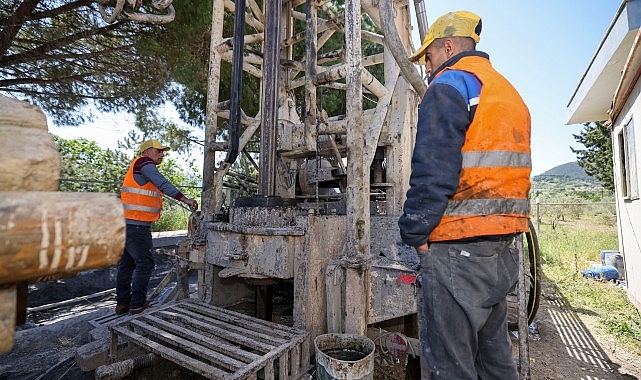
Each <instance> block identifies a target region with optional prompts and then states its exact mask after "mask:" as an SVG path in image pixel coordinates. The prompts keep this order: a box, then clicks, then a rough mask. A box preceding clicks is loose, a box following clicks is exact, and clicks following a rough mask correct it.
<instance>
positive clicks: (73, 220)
mask: <svg viewBox="0 0 641 380" xmlns="http://www.w3.org/2000/svg"><path fill="white" fill-rule="evenodd" d="M0 162H2V163H3V164H2V165H0V353H2V352H7V351H9V350H11V348H12V347H13V335H14V330H15V326H16V319H18V318H17V316H18V315H20V314H24V312H25V310H26V309H25V308H26V302H25V300H24V299H21V298H23V296H24V295H25V294H26V293H25V288H26V285H27V283H28V282H29V281H34V280H37V279H39V278H43V277H45V276H52V275H64V276H70V275H74V274H75V273H78V272H80V271H83V270H87V269H93V268H104V267H108V266H111V265H114V264H116V263H117V262H118V259H119V258H120V255H121V253H122V250H123V247H124V241H125V222H124V217H123V212H122V206H121V204H120V201H119V200H118V198H117V197H116V195H115V194H108V193H70V192H66V193H63V192H58V191H57V190H58V185H59V180H60V156H59V154H58V151H57V150H56V147H55V144H54V142H53V139H52V137H51V135H50V134H49V133H48V131H47V120H46V117H45V115H44V113H43V112H42V111H41V110H40V109H39V108H38V107H36V106H33V105H31V104H28V103H26V102H22V101H19V100H15V99H11V98H7V97H2V96H0ZM21 301H22V302H21Z"/></svg>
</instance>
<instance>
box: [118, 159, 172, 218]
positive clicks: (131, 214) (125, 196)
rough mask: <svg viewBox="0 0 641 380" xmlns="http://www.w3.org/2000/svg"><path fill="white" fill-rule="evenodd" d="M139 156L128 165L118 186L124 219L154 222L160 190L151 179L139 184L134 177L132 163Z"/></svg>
mask: <svg viewBox="0 0 641 380" xmlns="http://www.w3.org/2000/svg"><path fill="white" fill-rule="evenodd" d="M140 158H141V157H138V158H136V159H134V160H133V161H132V163H131V165H129V170H127V174H125V178H124V179H123V181H122V187H121V188H120V200H121V201H122V207H123V208H124V211H125V219H132V220H139V221H142V222H155V221H156V220H158V219H159V218H160V210H161V209H162V192H161V191H160V190H159V189H158V188H157V187H156V185H154V184H153V183H152V182H151V181H149V182H147V183H146V184H145V185H143V186H140V185H139V184H138V182H136V180H135V179H134V165H135V164H136V161H138V160H139V159H140Z"/></svg>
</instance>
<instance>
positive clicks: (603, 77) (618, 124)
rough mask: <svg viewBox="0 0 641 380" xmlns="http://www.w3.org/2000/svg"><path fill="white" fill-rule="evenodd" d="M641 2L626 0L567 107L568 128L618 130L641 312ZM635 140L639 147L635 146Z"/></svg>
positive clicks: (632, 286)
mask: <svg viewBox="0 0 641 380" xmlns="http://www.w3.org/2000/svg"><path fill="white" fill-rule="evenodd" d="M640 24H641V0H624V1H623V2H622V3H621V6H620V7H619V9H618V11H617V13H616V15H615V16H614V19H613V20H612V23H611V24H610V27H609V28H608V30H607V31H606V33H605V36H604V37H603V39H602V40H601V43H600V44H599V46H598V47H597V49H596V53H595V54H594V56H593V57H592V60H591V61H590V62H589V64H588V68H587V70H586V71H585V73H584V74H583V77H582V78H581V81H580V82H579V84H578V86H577V88H576V90H575V91H574V94H572V97H571V99H570V102H569V104H568V106H567V108H568V112H569V116H568V121H567V124H578V123H587V122H592V121H602V122H603V121H605V122H606V125H609V126H610V128H611V131H612V144H613V145H612V152H613V160H614V183H615V187H616V191H615V193H616V205H617V227H618V237H619V250H620V251H621V253H622V254H623V257H624V261H625V272H626V273H625V278H626V280H627V284H628V296H629V298H630V300H631V301H632V303H634V304H635V305H636V307H637V309H639V310H641V199H640V198H639V178H641V173H640V170H641V163H640V164H637V157H641V151H640V150H639V146H641V81H639V78H640V77H641V30H640V29H639V25H640ZM635 136H637V139H639V143H638V144H637V143H636V142H635Z"/></svg>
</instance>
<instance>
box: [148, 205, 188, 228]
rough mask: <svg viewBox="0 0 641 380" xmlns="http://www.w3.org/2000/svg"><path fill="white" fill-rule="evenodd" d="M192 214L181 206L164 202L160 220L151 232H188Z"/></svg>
mask: <svg viewBox="0 0 641 380" xmlns="http://www.w3.org/2000/svg"><path fill="white" fill-rule="evenodd" d="M190 214H191V212H190V211H189V210H187V209H186V208H184V207H182V206H181V205H179V204H177V203H175V202H172V201H165V202H163V206H162V212H161V213H160V219H158V220H157V221H156V222H155V223H153V224H152V226H151V230H152V231H154V232H157V231H178V230H186V229H187V224H188V223H189V215H190Z"/></svg>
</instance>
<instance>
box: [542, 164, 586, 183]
mask: <svg viewBox="0 0 641 380" xmlns="http://www.w3.org/2000/svg"><path fill="white" fill-rule="evenodd" d="M551 178H565V179H569V180H580V181H587V182H595V181H596V178H594V177H591V176H589V175H587V173H586V172H585V170H584V169H583V168H582V167H580V166H579V164H578V163H577V162H576V161H574V162H568V163H566V164H563V165H559V166H556V167H553V168H552V169H550V170H548V171H546V172H544V173H541V174H539V175H537V176H534V180H535V181H539V180H545V179H551Z"/></svg>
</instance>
